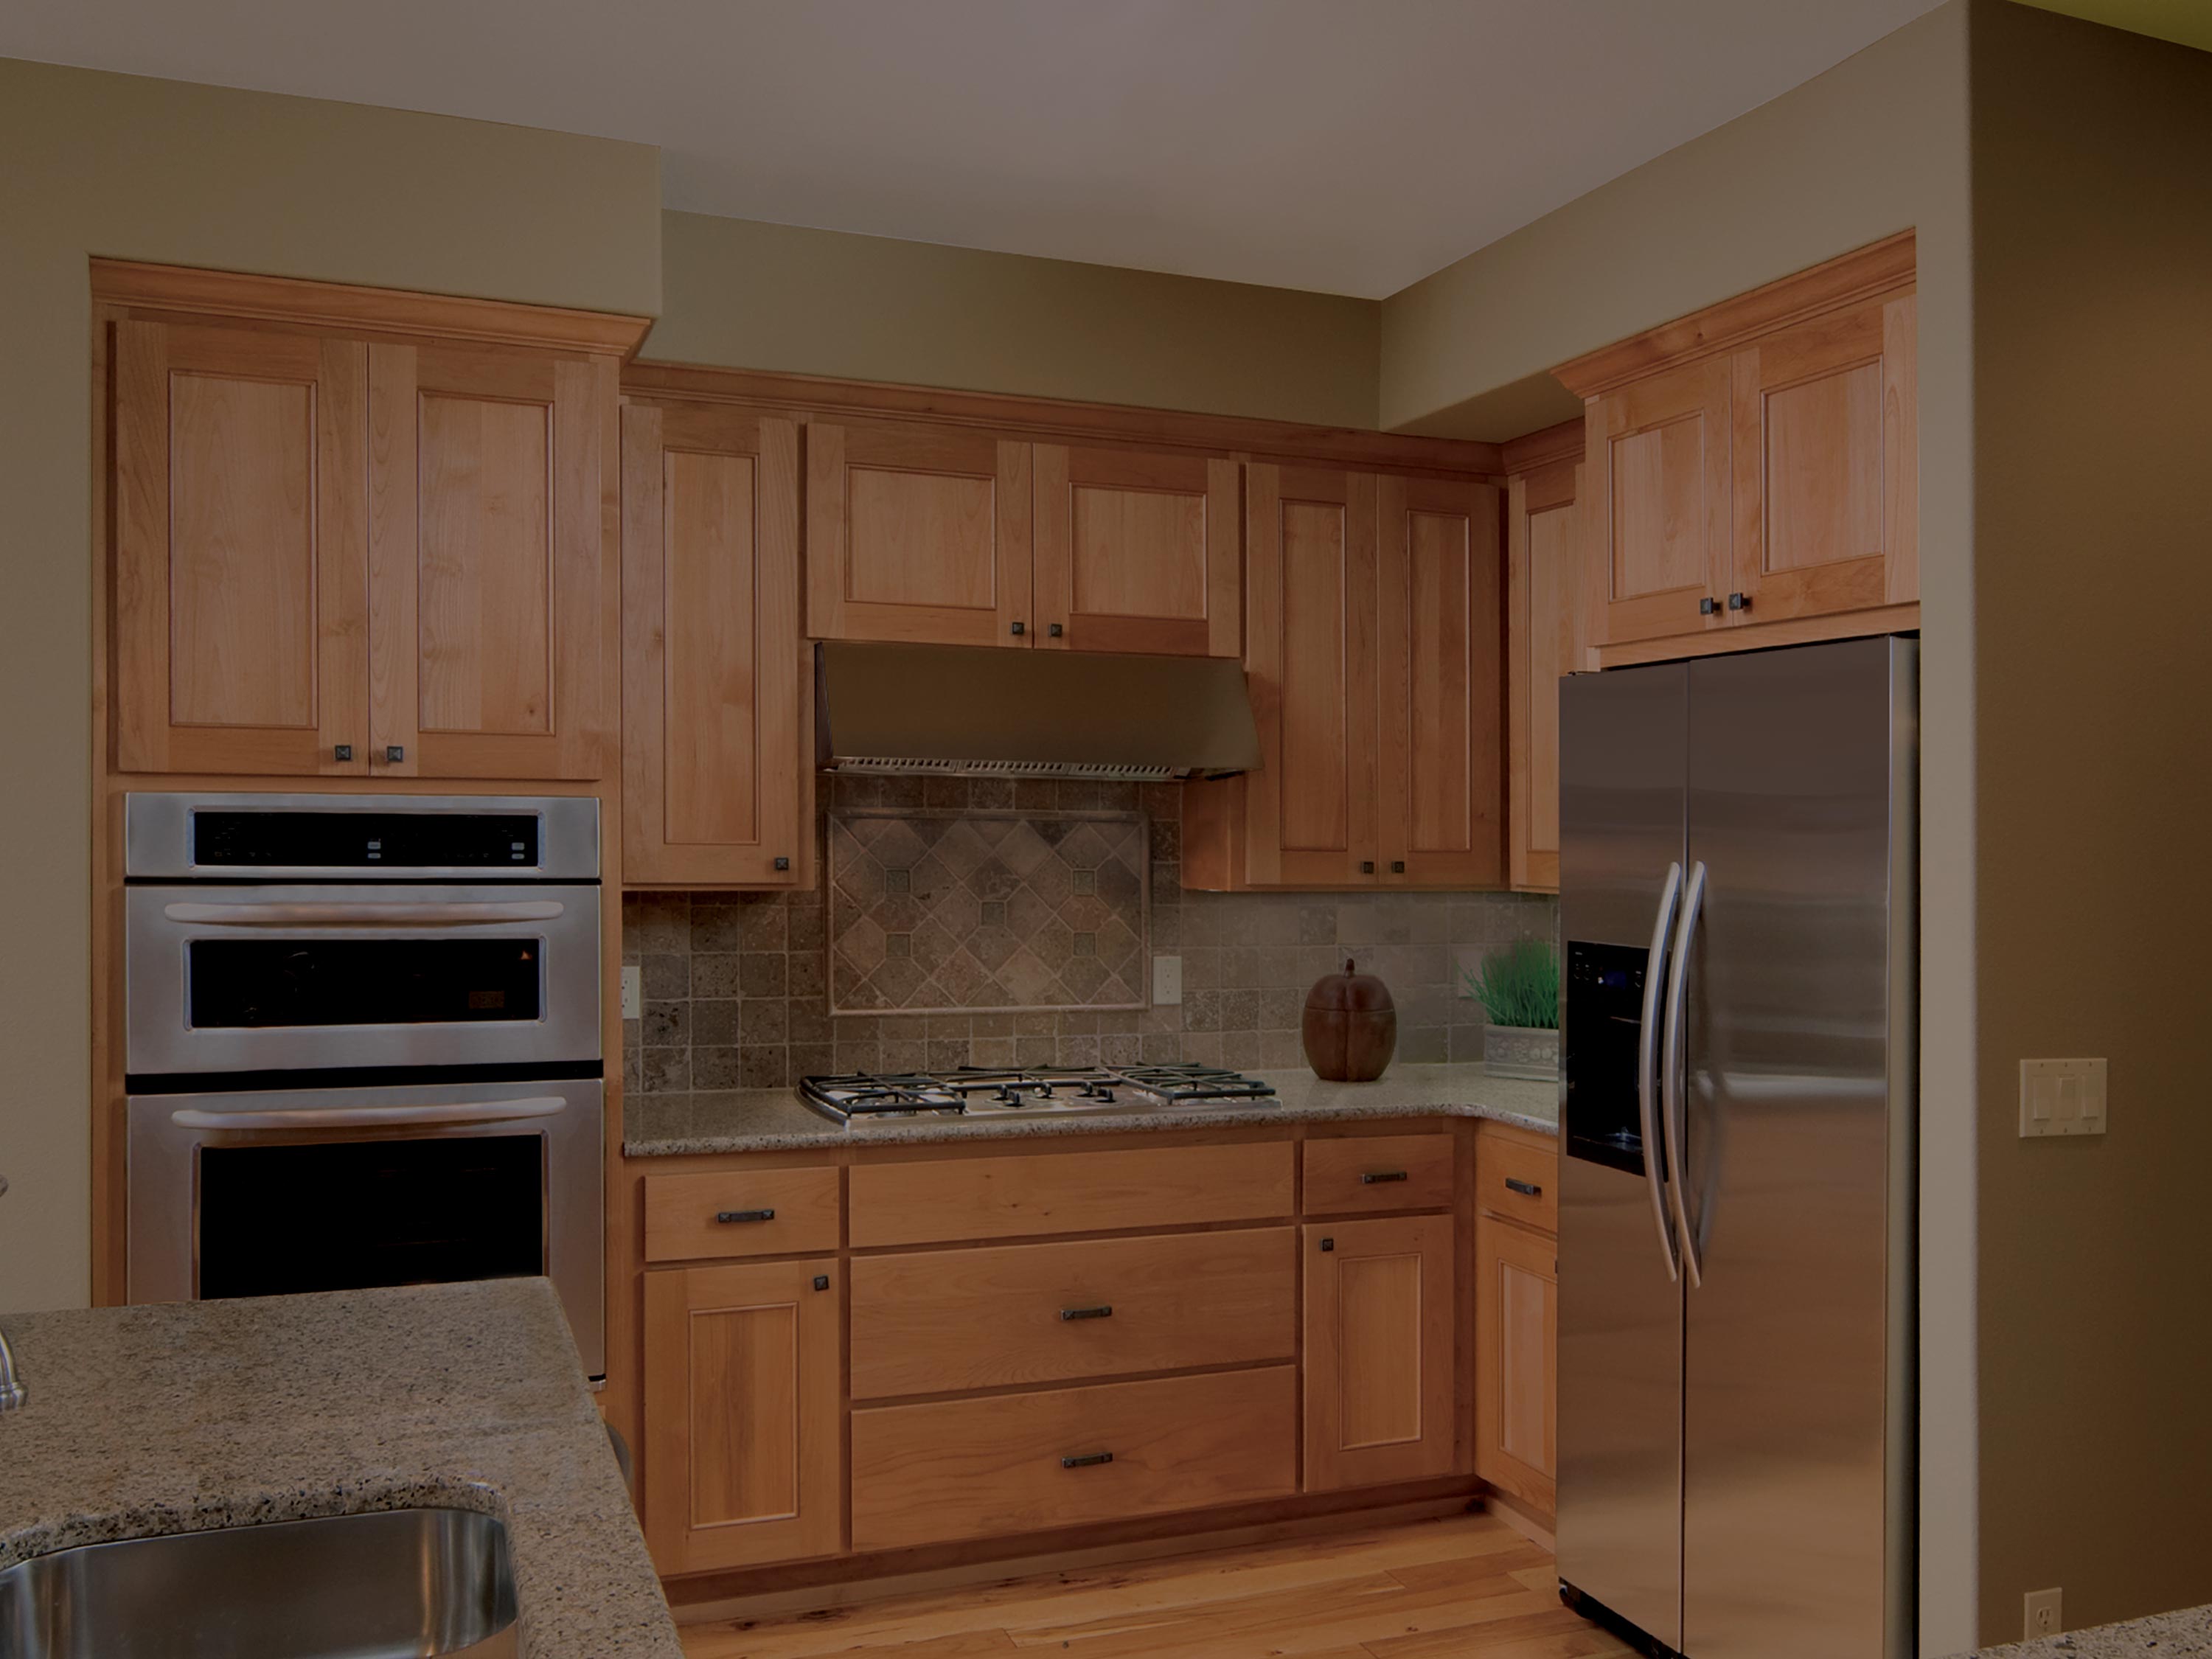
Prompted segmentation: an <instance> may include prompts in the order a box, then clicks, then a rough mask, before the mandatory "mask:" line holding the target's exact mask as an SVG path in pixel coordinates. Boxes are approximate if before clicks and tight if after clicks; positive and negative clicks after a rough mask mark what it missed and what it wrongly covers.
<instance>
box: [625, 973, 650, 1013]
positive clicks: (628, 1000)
mask: <svg viewBox="0 0 2212 1659" xmlns="http://www.w3.org/2000/svg"><path fill="white" fill-rule="evenodd" d="M622 1006H623V1010H622V1017H623V1018H624V1019H639V1018H643V1017H644V1014H645V969H642V968H625V969H623V972H622Z"/></svg>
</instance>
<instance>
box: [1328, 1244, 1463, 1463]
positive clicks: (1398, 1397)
mask: <svg viewBox="0 0 2212 1659" xmlns="http://www.w3.org/2000/svg"><path fill="white" fill-rule="evenodd" d="M1454 1228H1455V1223H1454V1220H1453V1218H1451V1217H1450V1216H1448V1215H1419V1216H1393V1217H1390V1218H1384V1219H1376V1220H1370V1221H1316V1222H1309V1223H1308V1224H1307V1225H1306V1226H1305V1227H1304V1261H1305V1275H1306V1279H1305V1383H1306V1389H1305V1454H1306V1455H1305V1485H1306V1490H1307V1491H1308V1492H1330V1491H1335V1490H1338V1489H1340V1488H1343V1487H1347V1486H1387V1485H1389V1484H1390V1483H1392V1482H1394V1481H1400V1480H1421V1479H1423V1478H1424V1477H1426V1476H1429V1475H1438V1474H1449V1473H1450V1472H1451V1470H1452V1468H1453V1465H1454V1463H1455V1461H1456V1459H1457V1457H1458V1455H1459V1450H1458V1444H1459V1442H1458V1425H1457V1424H1456V1422H1455V1409H1454V1401H1455V1398H1456V1395H1457V1382H1458V1366H1457V1345H1456V1343H1455V1340H1454V1339H1455V1334H1456V1332H1457V1329H1458V1325H1457V1313H1456V1304H1455V1292H1454V1290H1453V1280H1454V1273H1453V1259H1454V1256H1455V1254H1456V1251H1455V1244H1454V1238H1455V1231H1454Z"/></svg>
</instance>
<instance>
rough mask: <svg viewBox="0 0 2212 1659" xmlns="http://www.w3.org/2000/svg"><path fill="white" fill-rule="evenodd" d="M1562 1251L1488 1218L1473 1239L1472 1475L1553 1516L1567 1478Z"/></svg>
mask: <svg viewBox="0 0 2212 1659" xmlns="http://www.w3.org/2000/svg"><path fill="white" fill-rule="evenodd" d="M1474 1261H1475V1291H1474V1306H1475V1356H1476V1364H1477V1365H1478V1366H1479V1367H1480V1372H1479V1374H1478V1376H1477V1377H1476V1379H1475V1390H1474V1400H1475V1446H1474V1469H1475V1473H1476V1474H1480V1476H1481V1477H1482V1478H1483V1479H1484V1480H1487V1481H1488V1482H1489V1483H1490V1484H1491V1485H1492V1486H1496V1487H1498V1489H1499V1490H1501V1491H1503V1492H1507V1493H1510V1495H1511V1496H1513V1497H1515V1498H1519V1499H1521V1500H1522V1502H1523V1503H1525V1504H1529V1505H1531V1506H1532V1507H1534V1509H1536V1510H1539V1511H1541V1513H1542V1514H1543V1515H1545V1516H1549V1515H1550V1514H1551V1513H1552V1512H1553V1504H1554V1501H1555V1491H1556V1487H1555V1481H1556V1478H1557V1475H1558V1473H1559V1458H1558V1431H1559V1407H1558V1400H1559V1386H1558V1385H1559V1377H1558V1358H1557V1355H1558V1345H1559V1241H1558V1240H1557V1239H1555V1238H1553V1237H1550V1236H1549V1235H1548V1234H1545V1233H1538V1232H1532V1231H1528V1229H1526V1228H1522V1227H1517V1226H1515V1225H1512V1224H1510V1223H1509V1222H1504V1221H1498V1220H1496V1219H1494V1218H1492V1217H1490V1216H1482V1217H1479V1218H1477V1219H1476V1222H1475V1229H1474Z"/></svg>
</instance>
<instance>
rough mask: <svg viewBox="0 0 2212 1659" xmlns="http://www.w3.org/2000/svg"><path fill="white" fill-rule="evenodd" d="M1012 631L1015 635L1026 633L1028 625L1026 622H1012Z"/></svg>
mask: <svg viewBox="0 0 2212 1659" xmlns="http://www.w3.org/2000/svg"><path fill="white" fill-rule="evenodd" d="M1014 632H1015V633H1016V634H1017V635H1020V634H1026V633H1027V632H1029V625H1028V624H1027V623H1015V624H1014Z"/></svg>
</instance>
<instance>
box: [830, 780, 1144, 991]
mask: <svg viewBox="0 0 2212 1659" xmlns="http://www.w3.org/2000/svg"><path fill="white" fill-rule="evenodd" d="M1151 861H1152V829H1151V825H1150V823H1148V821H1147V819H1146V815H1145V814H1144V813H1141V812H1117V813H1109V814H1101V815H1091V814H1067V813H1061V814H1058V815H1054V816H1043V815H1031V814H1023V813H1018V812H1017V813H978V812H975V811H969V812H967V813H964V814H960V815H957V816H944V817H938V816H931V815H927V814H923V813H915V812H905V811H850V812H844V813H839V814H836V815H834V816H832V817H831V818H830V820H829V872H828V874H829V894H828V898H829V903H828V906H827V908H828V913H829V951H828V956H829V1010H830V1012H833V1013H843V1014H857V1013H890V1012H899V1011H902V1010H920V1009H928V1010H943V1011H951V1010H959V1011H963V1012H972V1013H1000V1012H1030V1011H1038V1010H1044V1009H1060V1008H1070V1009H1079V1008H1093V1009H1095V1008H1115V1009H1133V1008H1141V1007H1143V1006H1145V996H1144V993H1143V989H1142V986H1143V983H1144V980H1145V975H1144V974H1143V972H1142V971H1141V963H1142V962H1143V959H1144V957H1145V956H1146V944H1145V941H1146V938H1147V937H1148V933H1149V912H1150V904H1149V901H1148V896H1147V894H1146V874H1147V872H1148V871H1149V869H1150V866H1151Z"/></svg>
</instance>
